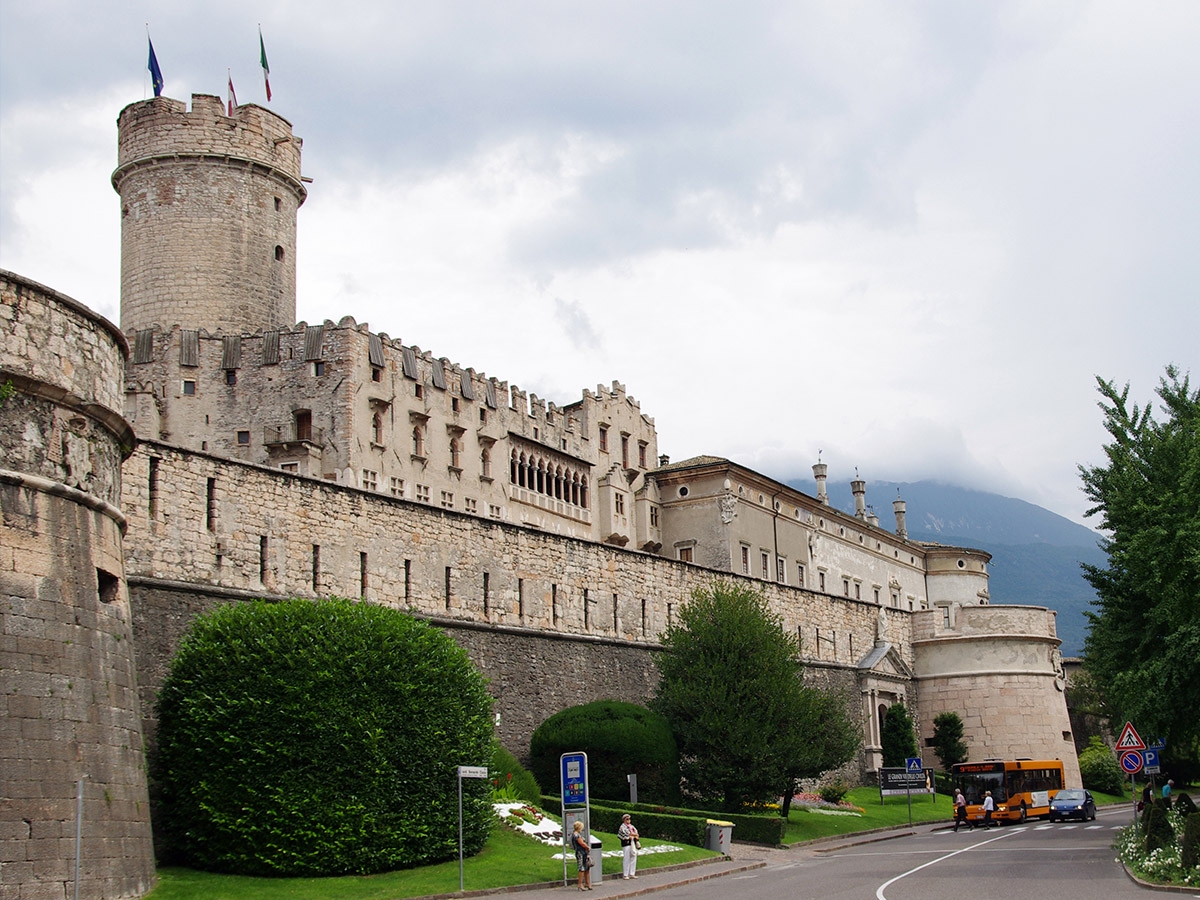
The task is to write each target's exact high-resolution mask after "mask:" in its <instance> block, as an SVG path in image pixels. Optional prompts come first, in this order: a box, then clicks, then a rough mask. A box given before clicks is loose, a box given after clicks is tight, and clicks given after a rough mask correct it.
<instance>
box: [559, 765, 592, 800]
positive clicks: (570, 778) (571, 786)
mask: <svg viewBox="0 0 1200 900" xmlns="http://www.w3.org/2000/svg"><path fill="white" fill-rule="evenodd" d="M558 762H559V767H560V774H561V776H562V802H563V805H564V806H588V805H589V804H588V795H587V789H588V778H587V754H586V753H564V754H563V755H562V756H560V757H559V758H558Z"/></svg>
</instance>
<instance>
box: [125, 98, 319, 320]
mask: <svg viewBox="0 0 1200 900" xmlns="http://www.w3.org/2000/svg"><path fill="white" fill-rule="evenodd" d="M117 133H118V136H117V147H118V156H117V169H116V171H114V172H113V175H112V184H113V188H114V189H115V190H116V191H117V193H118V194H120V195H121V327H122V328H123V329H124V331H125V332H126V334H128V335H131V336H132V335H133V334H134V333H136V332H137V331H140V330H143V329H145V328H148V327H150V326H151V325H154V324H158V325H162V326H164V327H169V326H171V325H182V326H183V327H185V328H198V327H200V326H201V325H204V326H206V327H210V328H211V327H218V328H222V329H224V330H225V331H227V332H231V333H240V332H243V331H249V330H252V329H255V328H261V327H264V326H266V327H282V326H290V325H292V323H294V322H295V319H296V213H297V210H299V208H300V205H301V204H302V203H304V200H305V198H306V197H307V194H308V191H307V189H306V188H305V186H304V179H303V177H302V176H301V174H300V148H301V145H302V142H301V140H300V139H299V138H298V137H296V136H295V135H293V134H292V126H291V123H290V122H288V121H287V119H284V118H283V117H281V116H278V115H276V114H275V113H273V112H271V111H270V110H268V109H264V108H263V107H261V106H255V105H253V104H250V105H246V106H239V107H237V108H235V109H234V111H233V115H232V116H229V115H226V108H225V106H224V104H223V103H222V102H221V99H220V98H219V97H214V96H210V95H204V94H193V95H192V108H191V110H188V108H187V107H186V105H185V104H184V103H183V102H182V101H179V100H173V99H170V98H168V97H156V98H155V99H153V100H145V101H142V102H139V103H132V104H130V105H129V106H127V107H125V108H124V109H123V110H121V115H120V116H119V117H118V119H117Z"/></svg>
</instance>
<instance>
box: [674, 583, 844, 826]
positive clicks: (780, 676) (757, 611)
mask: <svg viewBox="0 0 1200 900" xmlns="http://www.w3.org/2000/svg"><path fill="white" fill-rule="evenodd" d="M662 643H663V647H664V650H665V652H664V653H662V654H661V656H660V657H659V659H658V668H659V675H660V680H659V684H658V692H657V696H656V697H655V698H654V700H653V701H652V702H651V708H652V709H654V710H655V711H657V712H659V713H661V714H662V715H663V716H664V717H666V719H667V721H668V722H669V723H670V725H671V730H672V732H673V733H674V735H675V740H676V743H677V744H678V747H679V756H680V771H681V774H682V776H683V787H684V790H685V792H686V793H687V794H689V795H690V796H692V797H693V798H695V799H697V800H701V801H715V802H718V803H720V804H721V807H722V808H723V809H725V810H728V811H735V810H737V809H739V808H741V807H742V806H744V805H746V804H748V803H752V802H757V801H765V800H768V799H774V798H776V797H778V796H779V794H780V792H781V791H783V789H784V787H785V783H786V782H787V780H788V773H789V771H790V770H789V766H790V765H792V761H794V760H795V758H796V757H797V755H798V754H800V753H803V752H814V753H821V752H823V751H819V750H817V751H812V750H810V748H813V747H819V746H820V740H821V737H822V736H821V732H820V729H821V728H822V727H823V725H822V723H820V721H819V720H815V719H813V718H811V717H812V716H816V715H819V714H821V712H822V710H823V709H824V708H823V707H822V704H821V702H819V701H817V700H815V699H814V696H813V689H811V688H807V687H805V685H804V683H803V681H802V675H803V664H802V663H801V661H800V647H799V644H798V643H797V641H796V639H795V638H794V637H792V636H791V635H789V634H788V633H786V632H785V631H784V630H783V627H782V625H781V624H780V621H779V619H778V617H777V616H775V615H774V614H773V613H771V611H770V609H769V608H768V606H767V601H766V599H765V598H764V597H763V595H762V594H761V593H759V592H758V591H755V590H752V589H750V588H748V587H744V586H741V585H738V584H734V583H731V582H726V581H715V582H713V583H712V584H711V585H710V586H709V587H707V588H703V589H697V590H696V591H694V592H693V593H692V596H691V599H690V600H689V601H688V602H687V603H686V604H684V606H683V608H682V609H681V610H680V612H679V617H678V619H677V621H676V622H674V623H672V624H671V625H670V626H669V627H668V628H667V630H666V633H665V634H664V635H663V640H662ZM826 711H827V710H826ZM805 737H806V738H807V741H805V740H804V738H805ZM837 755H838V754H836V753H834V754H832V756H837ZM844 761H845V760H844V759H843V760H840V761H839V762H837V763H835V765H837V764H840V762H844Z"/></svg>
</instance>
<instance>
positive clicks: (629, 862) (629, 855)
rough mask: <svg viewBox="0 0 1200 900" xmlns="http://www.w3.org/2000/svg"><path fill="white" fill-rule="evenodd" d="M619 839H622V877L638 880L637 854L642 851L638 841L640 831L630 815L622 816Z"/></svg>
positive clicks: (618, 831) (618, 832)
mask: <svg viewBox="0 0 1200 900" xmlns="http://www.w3.org/2000/svg"><path fill="white" fill-rule="evenodd" d="M617 837H618V838H620V839H621V850H622V857H623V858H622V860H621V877H622V878H637V852H638V851H639V850H641V849H642V842H641V841H640V840H638V830H637V829H636V828H635V827H634V826H633V822H632V821H630V818H629V813H625V815H623V816H621V827H620V828H618V829H617Z"/></svg>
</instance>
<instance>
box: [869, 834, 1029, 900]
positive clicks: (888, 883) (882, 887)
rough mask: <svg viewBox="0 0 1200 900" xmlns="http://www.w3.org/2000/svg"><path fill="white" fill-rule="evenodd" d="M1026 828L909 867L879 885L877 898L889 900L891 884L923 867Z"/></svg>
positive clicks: (878, 899) (1000, 839)
mask: <svg viewBox="0 0 1200 900" xmlns="http://www.w3.org/2000/svg"><path fill="white" fill-rule="evenodd" d="M1024 830H1025V829H1023V828H1014V829H1012V830H1011V831H1009V832H1008V833H1006V834H998V835H996V836H995V837H994V838H988V839H987V840H986V841H980V842H979V843H978V844H972V845H971V846H970V847H962V848H961V849H958V850H954V851H953V852H951V853H947V854H946V855H945V856H939V857H938V858H937V859H931V860H930V861H929V862H927V863H922V864H921V865H919V866H917V867H916V868H914V869H909V870H908V871H907V872H901V873H900V874H899V875H897V876H896V877H895V878H891V879H888V880H887V881H885V882H884V883H883V884H881V885H880V886H879V888H878V889H877V890H876V891H875V900H887V897H886V896H884V893H883V892H884V891H885V890H887V889H888V888H889V887H890V886H891V885H893V884H895V883H896V882H897V881H899V880H900V879H901V878H907V877H908V876H909V875H912V874H913V873H914V872H920V871H921V870H922V869H926V868H928V867H929V866H932V865H936V864H937V863H940V862H942V860H946V859H950V858H951V857H954V856H958V854H960V853H966V852H967V851H968V850H975V849H978V848H979V847H982V846H984V845H985V844H992V843H995V842H996V841H1002V840H1004V839H1005V838H1006V837H1012V836H1013V835H1014V834H1020V833H1021V832H1022V831H1024Z"/></svg>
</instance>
